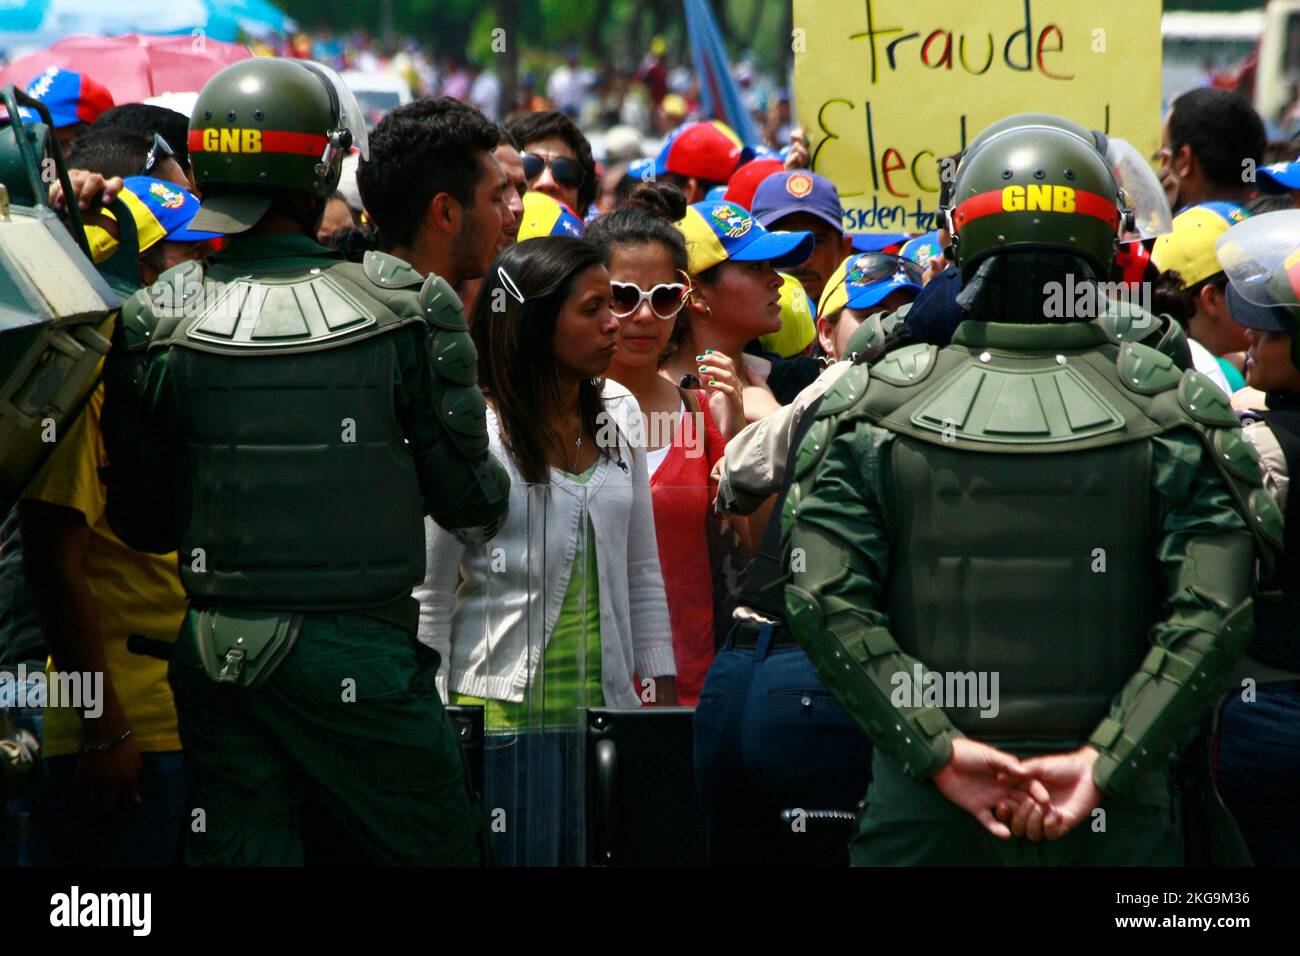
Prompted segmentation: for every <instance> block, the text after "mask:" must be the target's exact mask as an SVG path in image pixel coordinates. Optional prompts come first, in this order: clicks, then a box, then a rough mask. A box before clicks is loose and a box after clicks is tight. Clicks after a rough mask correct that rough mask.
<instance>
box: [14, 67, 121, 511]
mask: <svg viewBox="0 0 1300 956" xmlns="http://www.w3.org/2000/svg"><path fill="white" fill-rule="evenodd" d="M3 97H4V101H5V105H6V110H7V112H8V120H7V122H6V123H5V125H3V126H0V514H4V513H7V512H8V511H9V509H10V507H12V506H13V504H14V502H15V501H17V499H18V497H19V495H21V493H22V490H23V488H25V487H26V485H27V483H28V482H29V481H30V480H31V478H32V476H33V475H35V473H36V472H37V470H38V469H39V468H40V466H41V464H42V463H43V462H44V461H45V459H46V458H47V457H48V456H49V454H50V452H51V451H53V449H54V446H55V444H57V442H58V441H59V440H60V439H61V438H62V437H63V435H64V434H65V433H66V432H67V431H68V430H70V428H71V426H72V423H73V421H74V420H75V416H76V414H77V412H78V411H80V409H81V407H82V406H83V404H84V403H85V401H86V399H87V398H88V397H89V396H90V394H91V392H92V391H93V390H94V387H95V384H96V382H97V381H98V377H99V369H100V364H101V362H102V360H103V357H104V355H105V354H106V353H107V352H108V348H109V337H110V334H111V328H112V321H113V317H114V315H115V309H116V308H117V306H118V305H119V303H120V301H121V297H120V296H119V295H118V294H117V293H116V292H114V291H113V289H112V288H110V286H109V285H108V284H107V283H106V282H105V281H104V279H103V278H102V277H101V276H100V275H99V273H98V272H96V270H95V267H94V265H93V264H92V263H91V260H90V256H89V249H88V247H87V246H86V241H85V233H84V230H83V229H82V227H81V220H80V215H79V214H78V212H77V207H76V203H68V205H69V207H70V208H69V216H70V218H71V220H72V223H73V231H72V233H69V231H68V229H67V228H65V227H64V225H63V223H62V222H61V221H60V220H59V218H58V216H57V215H56V214H55V213H54V211H53V210H52V209H50V208H49V205H48V203H47V198H46V195H47V194H46V187H47V182H48V181H49V179H50V177H51V176H53V175H57V176H58V177H59V178H60V179H61V180H62V182H63V188H64V192H65V194H67V195H71V192H72V190H71V186H70V184H69V182H68V177H67V169H66V167H65V165H64V163H63V158H62V155H61V154H60V152H59V149H58V144H57V141H56V140H55V138H54V136H53V135H51V132H50V130H51V129H52V126H51V123H50V117H49V113H48V111H47V110H46V109H45V106H44V105H43V104H41V103H39V102H38V101H36V100H34V99H32V98H30V97H28V96H26V95H25V94H23V93H21V92H18V91H16V90H14V89H13V88H12V87H5V89H4V91H3ZM20 102H21V103H23V104H25V105H26V106H28V107H30V108H31V109H34V110H36V111H37V112H38V113H39V114H40V115H41V117H42V119H44V123H25V122H24V120H23V113H24V112H27V111H26V110H20V109H19V106H18V104H19V103H20ZM29 115H30V114H29ZM74 235H75V236H76V238H75V239H74Z"/></svg>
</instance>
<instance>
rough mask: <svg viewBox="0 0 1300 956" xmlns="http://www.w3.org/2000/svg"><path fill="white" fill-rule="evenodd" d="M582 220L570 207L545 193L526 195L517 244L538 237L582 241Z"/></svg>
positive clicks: (530, 191) (532, 191) (532, 192)
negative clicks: (567, 238) (572, 238)
mask: <svg viewBox="0 0 1300 956" xmlns="http://www.w3.org/2000/svg"><path fill="white" fill-rule="evenodd" d="M583 231H584V230H583V226H582V220H581V219H579V218H578V217H577V216H575V215H574V214H573V210H571V209H570V208H569V207H568V206H566V205H564V203H562V202H560V201H559V200H557V199H554V198H552V197H550V196H548V195H546V194H545V193H539V192H537V191H535V190H529V191H528V192H526V193H524V213H523V217H522V218H521V219H520V220H519V235H518V237H517V239H516V241H517V242H523V241H524V240H525V239H536V238H537V237H538V236H574V237H576V238H579V239H581V238H582V234H583Z"/></svg>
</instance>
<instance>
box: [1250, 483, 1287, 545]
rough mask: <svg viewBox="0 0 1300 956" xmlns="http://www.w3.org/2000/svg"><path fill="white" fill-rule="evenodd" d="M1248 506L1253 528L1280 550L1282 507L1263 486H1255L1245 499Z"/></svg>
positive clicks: (1282, 523) (1282, 525)
mask: <svg viewBox="0 0 1300 956" xmlns="http://www.w3.org/2000/svg"><path fill="white" fill-rule="evenodd" d="M1247 505H1248V507H1249V508H1250V523H1251V527H1252V528H1253V530H1254V531H1255V532H1256V533H1258V534H1259V535H1260V536H1261V537H1262V538H1263V539H1264V540H1265V541H1267V542H1268V543H1269V544H1271V545H1272V546H1273V547H1274V548H1276V549H1277V550H1278V551H1281V550H1282V547H1283V543H1282V532H1283V530H1284V522H1283V518H1282V509H1281V508H1279V507H1278V506H1277V502H1276V501H1274V500H1273V496H1272V495H1270V494H1269V493H1268V492H1267V491H1265V490H1264V489H1263V488H1256V489H1255V490H1254V491H1252V492H1251V493H1250V498H1249V500H1248V501H1247Z"/></svg>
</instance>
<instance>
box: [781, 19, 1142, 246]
mask: <svg viewBox="0 0 1300 956" xmlns="http://www.w3.org/2000/svg"><path fill="white" fill-rule="evenodd" d="M1160 12H1161V4H1160V3H1159V2H1157V0H1086V2H1084V0H960V2H956V0H794V27H795V30H794V36H793V38H792V43H793V45H794V63H795V74H794V75H795V97H796V104H797V106H798V112H799V122H800V124H801V125H802V126H803V128H804V131H805V133H806V134H807V136H808V146H809V150H810V151H811V154H812V167H813V170H814V171H815V172H818V173H821V174H822V175H824V176H827V177H829V178H830V179H831V180H833V181H834V182H835V184H836V186H837V187H838V188H839V192H840V201H841V203H842V204H843V206H844V229H845V231H846V232H853V233H870V232H928V231H929V230H930V229H933V228H935V221H934V213H935V209H936V207H937V205H938V197H939V175H940V167H939V161H940V160H941V159H942V158H943V157H945V156H949V155H951V154H953V153H956V152H958V151H959V150H962V149H964V148H965V147H966V145H967V144H968V143H969V142H970V141H971V140H972V139H974V138H975V136H976V135H977V134H978V133H979V132H980V130H982V129H983V128H984V127H985V126H987V125H989V124H990V123H992V122H994V121H995V120H999V119H1002V118H1003V117H1005V116H1010V115H1012V114H1015V113H1054V114H1057V115H1059V116H1064V117H1067V118H1068V119H1072V120H1074V121H1075V122H1077V123H1081V124H1082V125H1084V126H1086V127H1088V128H1089V129H1099V130H1101V131H1102V132H1104V133H1106V134H1107V135H1110V136H1118V137H1120V138H1123V139H1126V140H1128V141H1129V142H1130V143H1132V144H1133V146H1134V147H1135V148H1136V149H1137V150H1138V152H1139V153H1140V154H1141V155H1144V156H1149V155H1151V154H1152V153H1154V152H1155V151H1156V150H1157V149H1158V148H1159V146H1160V129H1161V122H1162V117H1161V115H1160V52H1161V49H1160Z"/></svg>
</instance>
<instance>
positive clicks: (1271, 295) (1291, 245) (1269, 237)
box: [1215, 209, 1300, 306]
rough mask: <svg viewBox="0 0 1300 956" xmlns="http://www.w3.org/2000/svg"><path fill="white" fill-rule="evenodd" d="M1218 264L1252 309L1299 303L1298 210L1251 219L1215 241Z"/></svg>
mask: <svg viewBox="0 0 1300 956" xmlns="http://www.w3.org/2000/svg"><path fill="white" fill-rule="evenodd" d="M1215 251H1216V252H1217V253H1218V254H1219V264H1220V265H1221V266H1223V271H1224V272H1225V273H1227V276H1228V281H1229V282H1231V283H1232V285H1233V287H1234V288H1235V289H1236V290H1237V291H1238V292H1239V293H1240V294H1241V297H1242V298H1243V299H1245V300H1246V301H1247V302H1250V303H1253V304H1254V305H1265V306H1275V305H1295V304H1296V303H1297V302H1300V209H1284V210H1282V211H1280V212H1266V213H1262V214H1260V215H1258V216H1251V217H1250V218H1249V219H1245V220H1243V221H1241V222H1239V223H1237V224H1236V225H1235V226H1233V227H1232V228H1230V229H1229V230H1228V231H1227V232H1225V233H1224V234H1223V235H1221V236H1220V237H1219V240H1218V242H1217V243H1216V244H1215Z"/></svg>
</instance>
